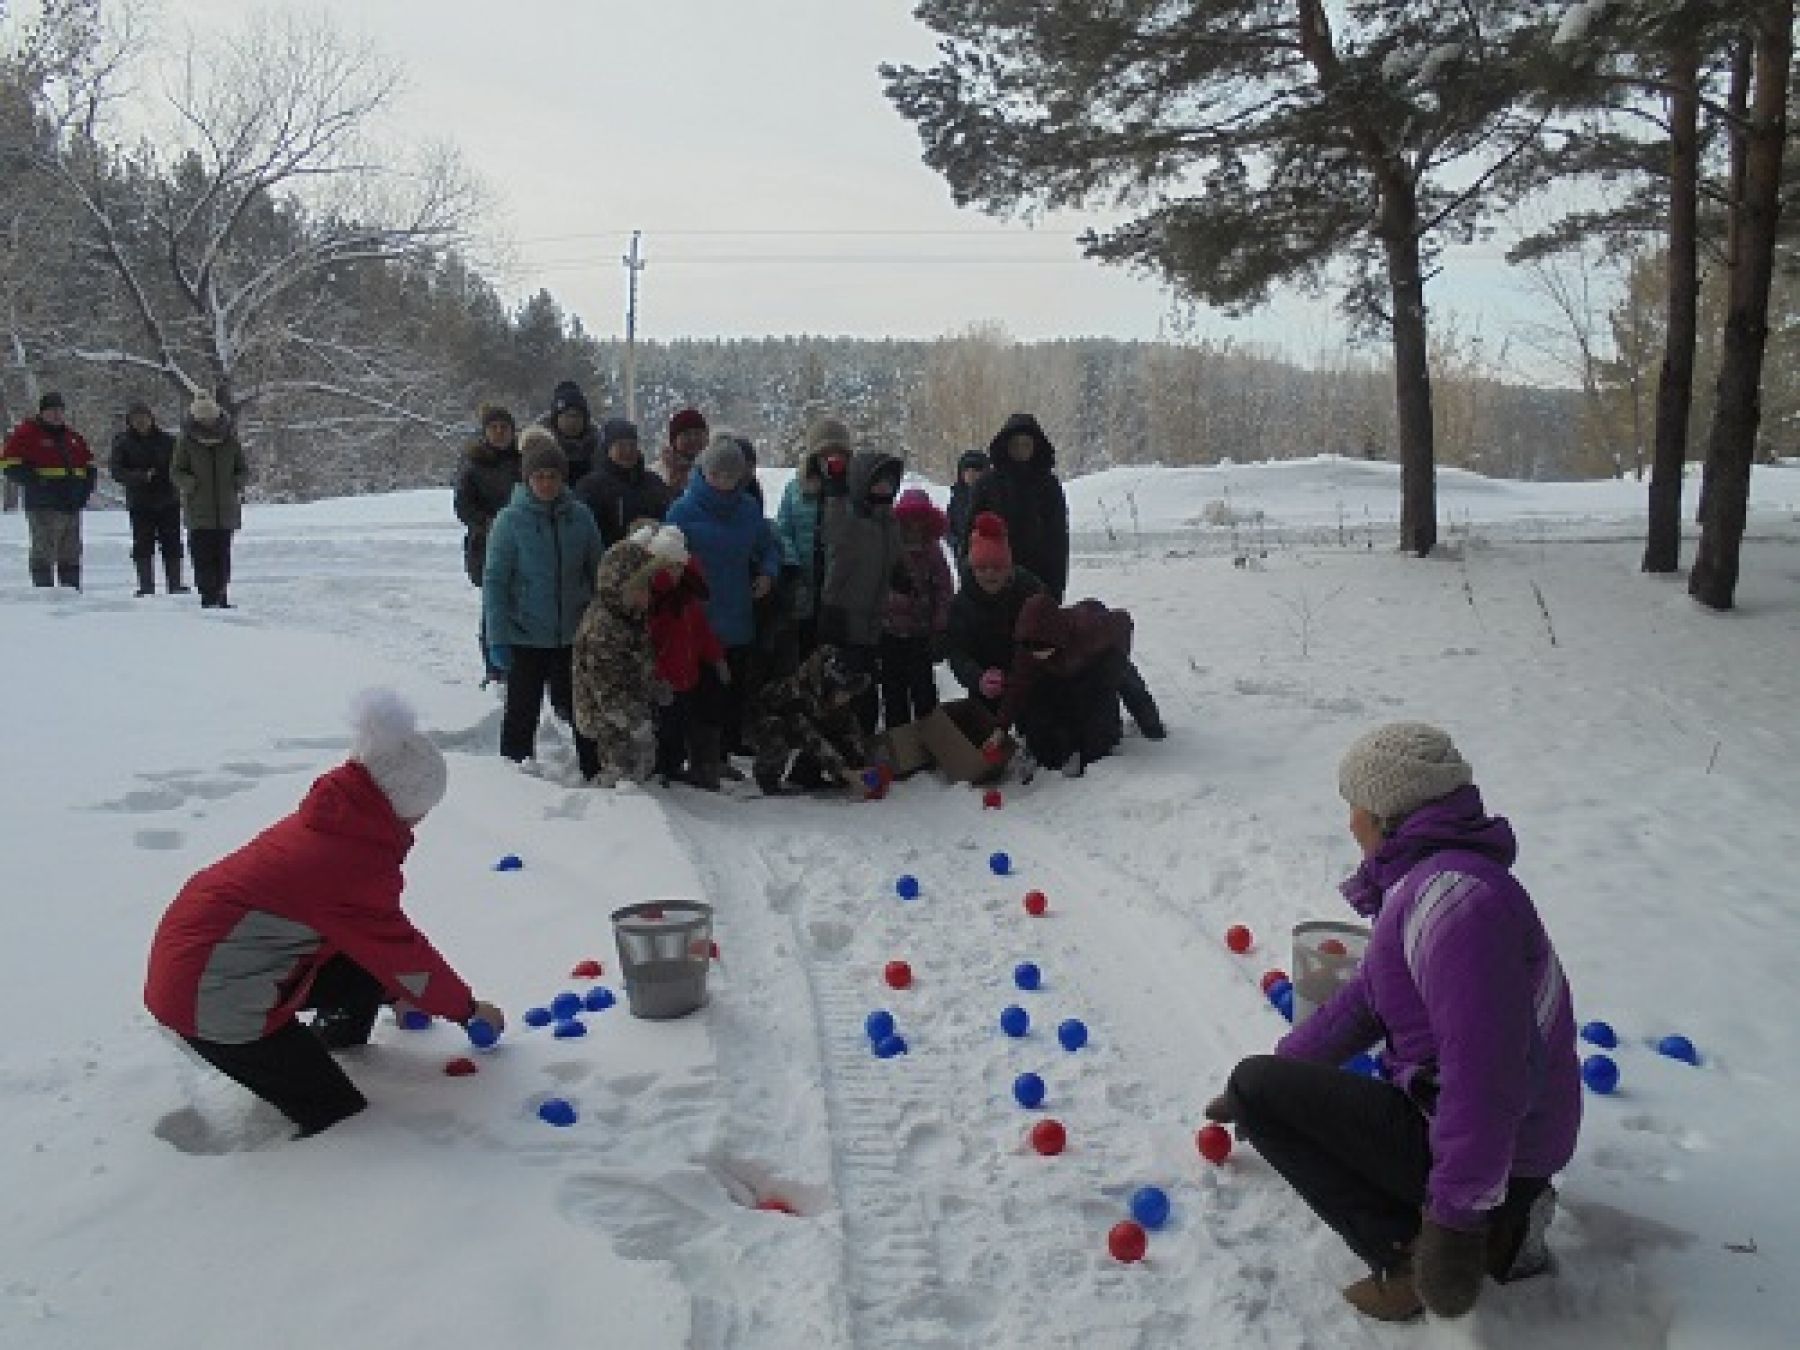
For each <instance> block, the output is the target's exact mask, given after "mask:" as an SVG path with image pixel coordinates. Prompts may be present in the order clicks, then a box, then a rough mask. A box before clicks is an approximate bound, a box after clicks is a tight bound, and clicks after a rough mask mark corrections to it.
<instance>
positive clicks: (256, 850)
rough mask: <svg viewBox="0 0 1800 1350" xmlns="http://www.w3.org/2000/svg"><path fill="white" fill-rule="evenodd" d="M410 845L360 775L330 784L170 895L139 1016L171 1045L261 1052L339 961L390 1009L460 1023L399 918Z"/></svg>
mask: <svg viewBox="0 0 1800 1350" xmlns="http://www.w3.org/2000/svg"><path fill="white" fill-rule="evenodd" d="M412 844H413V832H412V830H411V829H410V828H409V827H408V826H407V825H406V824H405V822H403V821H402V820H401V819H400V818H399V817H398V816H397V815H395V814H394V808H393V805H392V803H390V802H389V801H388V799H387V795H386V794H385V793H384V792H382V790H381V789H380V788H379V787H378V786H377V785H376V783H375V780H374V779H373V778H372V777H370V776H369V771H368V770H367V769H365V768H364V767H363V766H362V765H361V764H358V763H355V762H354V761H352V762H350V763H346V764H341V765H339V766H338V767H337V768H335V769H333V770H331V772H329V773H327V774H325V775H324V776H323V777H321V778H319V779H318V780H317V781H316V782H315V783H314V784H313V785H312V790H311V791H310V792H308V793H307V794H306V800H305V801H303V802H302V803H301V804H300V808H299V810H297V811H295V812H294V813H293V814H292V815H290V816H288V817H286V818H285V819H283V820H280V821H277V822H276V823H275V824H274V825H272V826H270V827H269V828H268V829H267V830H264V831H263V832H262V833H261V834H259V835H257V836H256V838H254V839H252V840H251V841H250V842H249V843H248V844H245V845H244V846H243V847H242V848H240V849H238V850H237V852H235V853H233V854H231V855H229V856H228V857H226V858H223V859H221V860H220V861H219V862H216V863H214V864H213V865H212V866H211V867H208V868H206V869H205V870H204V871H201V872H198V873H196V874H195V875H194V876H193V878H192V879H191V880H189V881H188V883H187V885H185V886H183V887H182V888H181V893H180V894H179V895H177V896H176V897H175V901H174V903H173V904H171V905H170V906H169V908H168V911H167V912H166V913H165V914H164V915H163V917H162V922H161V923H160V924H158V925H157V929H156V937H155V939H154V940H153V941H152V943H151V946H150V970H149V976H148V978H147V980H146V981H145V985H144V1003H145V1005H146V1006H147V1007H148V1008H149V1009H150V1012H151V1015H152V1016H154V1017H155V1018H156V1020H157V1021H158V1022H161V1023H162V1024H163V1025H164V1026H166V1027H168V1028H169V1029H170V1030H171V1031H175V1032H178V1033H180V1034H181V1035H183V1036H193V1037H198V1038H200V1039H202V1040H208V1041H216V1042H219V1043H221V1044H225V1045H243V1044H246V1043H248V1042H250V1041H256V1040H261V1039H262V1038H263V1037H264V1036H268V1035H270V1034H272V1033H274V1032H276V1031H279V1030H281V1028H282V1027H284V1026H286V1025H287V1023H288V1020H289V1019H290V1018H291V1017H292V1016H293V1015H294V1012H295V1010H296V1009H298V1008H300V1007H302V1006H304V1004H305V1002H306V995H307V992H308V990H309V989H311V987H312V982H313V978H314V977H315V976H316V975H317V974H318V972H319V969H320V967H322V966H323V965H324V964H325V963H326V962H327V961H329V960H331V958H332V957H334V956H336V955H338V954H339V953H342V954H343V955H345V956H347V957H349V958H350V959H351V960H352V961H354V962H356V964H357V965H359V966H361V967H362V968H363V969H364V970H366V971H368V972H369V973H370V974H371V975H373V976H374V977H375V978H376V979H378V980H380V981H381V983H382V985H383V986H384V987H385V988H386V989H387V990H388V992H389V993H391V994H393V995H394V996H395V997H396V998H403V999H405V1000H407V1002H409V1003H411V1004H413V1005H414V1006H416V1007H418V1008H421V1009H423V1010H424V1011H425V1012H428V1013H430V1014H432V1015H433V1016H435V1017H443V1018H448V1019H449V1020H451V1021H456V1022H460V1021H462V1020H463V1019H465V1018H466V1017H468V1015H469V1014H470V1012H471V1011H472V1010H473V1007H474V996H473V995H472V994H471V993H470V991H469V986H468V985H467V984H466V983H464V981H463V979H462V977H461V976H459V975H458V974H457V973H456V972H455V971H454V970H452V969H451V967H450V964H449V963H448V962H447V961H445V960H444V958H443V957H442V956H440V955H439V954H438V952H437V949H436V948H434V947H433V946H432V945H431V943H430V942H429V941H427V940H426V938H425V936H424V934H422V933H420V932H419V930H418V929H417V928H415V927H413V924H412V921H411V920H410V919H408V918H407V917H406V914H405V912H404V911H403V910H402V909H401V908H400V895H401V891H402V890H403V889H404V887H405V884H406V883H405V879H404V878H403V877H402V875H401V872H400V866H401V864H402V863H403V862H404V861H405V860H406V855H407V853H408V852H409V851H410V850H411V848H412Z"/></svg>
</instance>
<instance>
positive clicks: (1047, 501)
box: [969, 413, 1069, 601]
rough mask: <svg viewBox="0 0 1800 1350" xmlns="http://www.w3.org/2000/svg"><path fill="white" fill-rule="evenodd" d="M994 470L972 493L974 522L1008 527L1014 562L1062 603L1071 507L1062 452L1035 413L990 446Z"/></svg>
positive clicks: (1014, 421) (1013, 422) (1019, 416)
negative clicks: (987, 514) (1061, 474)
mask: <svg viewBox="0 0 1800 1350" xmlns="http://www.w3.org/2000/svg"><path fill="white" fill-rule="evenodd" d="M988 460H989V462H990V463H991V464H992V465H993V468H992V470H991V471H990V472H989V473H988V474H987V475H986V476H985V477H983V478H981V479H979V480H978V481H977V482H976V484H975V486H974V487H973V488H972V489H970V493H969V519H970V520H971V521H973V520H974V519H975V517H977V516H979V515H980V514H981V513H982V512H984V511H992V512H993V513H994V514H995V515H997V516H999V517H1000V518H1001V519H1002V520H1004V521H1005V522H1006V528H1007V532H1008V534H1009V535H1010V536H1011V540H1012V551H1013V556H1014V557H1015V558H1016V559H1017V560H1018V564H1019V566H1020V567H1023V568H1024V569H1025V570H1026V571H1028V572H1030V573H1031V574H1032V575H1033V576H1035V577H1037V578H1038V580H1040V581H1042V582H1043V583H1044V585H1045V587H1046V588H1047V589H1048V590H1049V591H1050V593H1051V594H1052V595H1053V596H1055V597H1056V598H1057V600H1058V601H1060V600H1061V599H1062V597H1063V591H1064V590H1065V589H1066V588H1067V587H1068V584H1069V504H1068V502H1067V500H1066V499H1065V498H1064V497H1063V489H1062V484H1061V483H1060V482H1059V481H1058V480H1057V477H1056V447H1055V446H1053V445H1051V444H1050V438H1049V437H1048V436H1046V435H1045V434H1044V429H1043V428H1042V427H1040V426H1039V425H1038V420H1037V418H1035V417H1033V416H1032V415H1031V414H1030V413H1014V414H1013V415H1012V416H1011V417H1009V418H1007V419H1006V425H1005V426H1003V427H1001V428H1000V434H999V435H997V436H995V437H994V440H993V443H992V444H991V445H989V446H988Z"/></svg>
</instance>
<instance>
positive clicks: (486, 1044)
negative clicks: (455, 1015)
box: [463, 1017, 500, 1050]
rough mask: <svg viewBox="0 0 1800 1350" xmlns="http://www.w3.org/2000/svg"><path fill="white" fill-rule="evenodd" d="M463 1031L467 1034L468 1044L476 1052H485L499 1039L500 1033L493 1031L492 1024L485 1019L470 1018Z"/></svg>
mask: <svg viewBox="0 0 1800 1350" xmlns="http://www.w3.org/2000/svg"><path fill="white" fill-rule="evenodd" d="M463 1030H464V1031H466V1032H468V1033H469V1044H470V1045H472V1046H474V1047H475V1048H476V1049H477V1050H486V1049H488V1048H490V1047H491V1046H492V1045H493V1044H494V1042H495V1041H497V1040H499V1039H500V1033H499V1032H498V1031H495V1030H494V1024H493V1023H492V1022H490V1021H488V1020H487V1018H485V1017H471V1018H470V1019H469V1020H468V1022H467V1024H465V1025H464V1027H463Z"/></svg>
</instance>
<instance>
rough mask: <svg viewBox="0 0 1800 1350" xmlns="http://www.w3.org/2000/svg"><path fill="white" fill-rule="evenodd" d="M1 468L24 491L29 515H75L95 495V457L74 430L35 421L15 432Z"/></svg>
mask: <svg viewBox="0 0 1800 1350" xmlns="http://www.w3.org/2000/svg"><path fill="white" fill-rule="evenodd" d="M0 468H3V469H4V470H5V471H6V476H7V477H8V478H10V479H12V481H13V482H15V483H17V484H19V486H20V487H22V488H23V489H24V490H25V509H26V510H27V511H66V512H71V513H72V512H76V511H79V510H81V509H82V508H83V507H85V506H86V505H87V504H88V498H89V497H91V496H93V495H94V477H95V474H94V456H93V453H92V452H91V451H90V450H89V449H88V444H87V442H86V441H84V440H83V439H82V438H81V433H80V432H79V431H77V430H75V428H74V427H71V426H68V425H64V426H60V427H52V426H51V425H50V424H49V423H47V422H44V421H42V420H41V419H39V418H36V417H30V418H27V419H26V420H25V421H23V422H21V423H19V425H18V426H17V427H15V428H13V433H12V435H10V436H8V437H7V438H6V447H5V449H3V450H0Z"/></svg>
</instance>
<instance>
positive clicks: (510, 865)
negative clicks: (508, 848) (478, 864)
mask: <svg viewBox="0 0 1800 1350" xmlns="http://www.w3.org/2000/svg"><path fill="white" fill-rule="evenodd" d="M524 866H525V860H524V859H522V858H521V857H519V855H518V854H516V853H509V854H507V855H506V856H505V857H504V858H502V859H501V860H500V861H499V862H497V863H495V864H494V870H495V871H496V872H517V871H519V870H520V869H521V868H523V867H524Z"/></svg>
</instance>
